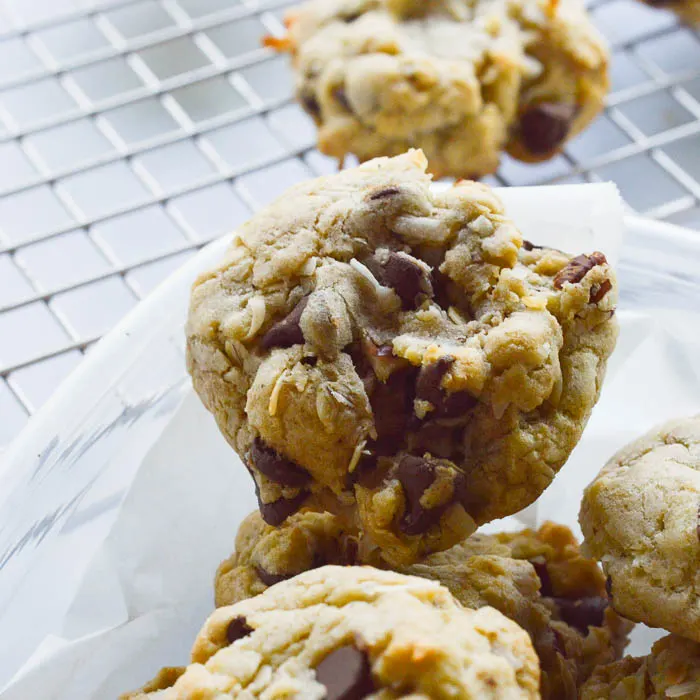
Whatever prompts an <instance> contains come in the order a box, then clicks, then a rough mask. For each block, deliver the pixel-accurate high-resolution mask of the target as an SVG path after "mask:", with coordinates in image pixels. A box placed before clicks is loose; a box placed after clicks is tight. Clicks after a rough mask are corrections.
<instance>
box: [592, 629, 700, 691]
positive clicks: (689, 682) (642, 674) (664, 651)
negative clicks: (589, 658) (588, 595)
mask: <svg viewBox="0 0 700 700" xmlns="http://www.w3.org/2000/svg"><path fill="white" fill-rule="evenodd" d="M669 698H682V699H683V700H698V699H699V698H700V644H698V643H697V642H693V641H690V640H688V639H683V638H682V637H677V636H675V635H670V636H668V637H664V638H663V639H660V640H659V641H658V642H656V643H655V644H654V646H653V647H652V650H651V653H650V654H649V655H648V656H646V657H641V658H635V657H631V656H627V657H625V658H624V659H622V660H621V661H618V662H617V663H614V664H610V665H607V666H601V667H600V668H598V669H596V671H595V673H594V674H593V675H592V676H591V678H590V680H589V681H588V682H587V683H586V685H585V686H584V687H583V688H582V690H581V700H668V699H669Z"/></svg>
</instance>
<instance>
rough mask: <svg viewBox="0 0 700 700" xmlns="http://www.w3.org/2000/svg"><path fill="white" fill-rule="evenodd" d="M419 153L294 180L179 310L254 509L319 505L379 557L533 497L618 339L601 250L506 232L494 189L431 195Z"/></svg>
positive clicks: (407, 556)
mask: <svg viewBox="0 0 700 700" xmlns="http://www.w3.org/2000/svg"><path fill="white" fill-rule="evenodd" d="M425 168H426V161H425V158H424V157H423V155H422V154H421V153H420V152H419V151H411V152H409V153H406V154H404V155H402V156H399V157H397V158H392V159H378V160H375V161H372V162H369V163H365V164H364V165H362V166H360V167H359V168H356V169H354V170H346V171H343V172H340V173H338V174H335V175H332V176H329V177H325V178H320V179H318V180H313V181H310V182H305V183H302V184H300V185H297V186H296V187H293V188H292V189H290V190H289V191H288V192H287V193H286V194H284V195H283V196H282V197H280V198H279V199H278V200H277V201H276V202H274V203H273V204H272V205H270V206H269V207H267V208H266V209H264V210H262V211H261V212H259V213H258V214H256V215H255V216H254V217H253V218H252V219H251V220H250V221H249V222H247V223H246V224H245V225H244V226H243V227H241V229H240V230H239V231H238V233H237V234H236V236H235V238H234V242H233V244H232V245H231V247H230V249H229V250H228V252H227V253H226V255H225V256H224V259H223V260H222V261H221V263H220V264H219V265H218V266H217V267H215V268H214V269H212V270H210V271H209V272H207V273H205V274H203V275H202V276H201V277H200V278H199V280H198V281H197V282H196V284H195V286H194V289H193V291H192V301H191V308H190V314H189V320H188V323H187V344H188V367H189V371H190V373H191V374H192V378H193V382H194V387H195V389H196V391H197V393H198V394H199V396H200V397H201V399H202V400H203V402H204V404H205V405H206V406H207V408H209V410H210V411H211V412H212V413H213V414H214V416H215V418H216V420H217V422H218V425H219V427H220V429H221V431H222V433H223V434H224V436H225V437H226V439H227V440H228V441H229V443H230V444H231V445H232V446H233V447H234V449H235V450H236V451H237V452H238V454H239V455H240V456H241V458H242V459H243V460H244V462H245V464H246V466H247V468H248V470H249V471H250V473H251V474H252V476H253V478H254V480H255V487H256V489H257V492H258V500H259V505H260V511H261V513H262V515H263V518H264V519H265V520H266V521H267V522H268V523H269V524H271V525H275V526H277V525H279V524H281V523H282V522H284V521H285V520H286V519H287V518H288V517H289V516H290V515H292V514H293V513H295V512H296V511H298V510H299V509H300V508H301V507H303V506H306V507H310V508H315V509H317V510H329V511H332V512H335V513H336V514H338V515H342V516H343V518H344V520H345V523H346V525H347V526H349V527H357V528H359V529H360V530H361V531H362V532H363V533H364V535H365V537H366V538H368V539H369V540H371V542H372V543H373V544H374V545H375V546H377V547H379V548H380V549H381V550H382V553H383V556H384V558H385V559H387V560H388V561H391V562H393V563H394V564H396V565H403V564H408V563H411V562H413V561H416V560H418V559H419V558H420V557H422V556H424V555H425V554H427V553H430V552H433V551H439V550H443V549H446V548H448V547H450V546H452V545H453V544H455V543H457V542H459V541H460V540H461V539H462V538H463V537H465V536H466V535H468V534H470V533H471V532H473V531H474V530H475V529H476V527H477V525H478V524H480V523H484V522H487V521H490V520H493V519H495V518H499V517H503V516H505V515H509V514H511V513H514V512H517V511H519V510H521V509H522V508H523V507H525V506H526V505H528V504H530V503H532V502H533V501H534V500H535V499H536V498H537V496H538V495H539V494H540V493H541V492H542V491H543V490H544V489H545V488H546V487H547V486H548V485H549V483H550V482H551V480H552V479H553V478H554V476H555V474H556V473H557V471H558V470H559V469H560V468H561V466H562V465H563V464H564V463H565V462H566V460H567V459H568V457H569V454H570V453H571V451H572V450H573V448H574V447H575V445H576V443H577V442H578V440H579V438H580V436H581V433H582V431H583V428H584V427H585V425H586V422H587V421H588V418H589V416H590V414H591V411H592V409H593V406H594V405H595V403H596V401H597V399H598V395H599V392H600V388H601V385H602V381H603V377H604V374H605V368H606V364H607V360H608V357H609V355H610V354H611V352H612V350H613V348H614V346H615V341H616V337H617V323H616V320H615V318H614V311H615V305H616V301H617V288H616V281H615V275H614V272H613V270H612V269H611V267H610V266H609V265H608V263H607V261H606V259H605V256H604V255H603V254H601V253H598V252H589V253H588V254H583V255H578V256H571V255H568V254H565V253H562V252H560V251H556V250H552V249H547V248H541V247H539V246H537V245H536V244H534V243H530V242H528V241H523V239H522V236H521V234H520V232H519V231H518V229H517V227H516V225H515V224H514V223H513V222H512V221H511V220H510V219H509V218H508V216H507V214H506V212H505V211H504V207H503V204H502V203H501V202H500V201H499V199H498V198H497V196H496V195H495V194H494V192H493V191H492V190H491V189H490V188H488V187H486V186H485V185H481V184H478V183H474V182H466V181H465V182H460V183H457V184H456V185H455V186H453V187H451V188H449V189H447V190H444V191H440V192H438V191H436V190H434V189H432V188H431V181H430V177H429V176H428V175H427V174H426V172H425ZM232 462H233V460H232Z"/></svg>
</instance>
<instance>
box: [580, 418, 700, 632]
mask: <svg viewBox="0 0 700 700" xmlns="http://www.w3.org/2000/svg"><path fill="white" fill-rule="evenodd" d="M699 509H700V416H695V417H693V418H684V419H680V420H674V421H671V422H670V423H666V424H665V425H663V426H660V427H657V428H655V429H653V430H651V431H650V432H649V433H647V434H646V435H645V436H644V437H642V438H640V439H639V440H636V441H635V442H633V443H631V444H630V445H628V446H627V447H625V448H623V449H622V450H620V451H619V452H618V453H617V454H616V455H615V456H614V457H613V458H612V459H611V460H610V461H609V462H608V463H607V464H606V465H605V467H604V468H603V470H602V471H601V472H600V474H599V475H598V477H597V478H596V479H595V480H594V481H593V483H592V484H591V485H590V486H588V488H587V489H586V491H585V494H584V498H583V503H582V506H581V514H580V521H581V527H582V529H583V533H584V536H585V545H584V546H585V549H586V550H587V551H588V552H589V553H590V555H591V556H593V557H595V558H596V559H599V560H600V561H601V562H602V564H603V569H604V571H605V573H606V574H607V575H608V577H609V588H610V594H611V600H612V604H613V605H614V606H615V610H617V611H618V612H619V613H620V614H622V615H625V617H628V618H630V619H632V620H636V621H638V622H644V623H646V624H647V625H649V626H650V627H663V628H664V629H667V630H669V631H670V632H675V633H676V634H679V635H682V636H684V637H688V638H690V639H694V640H695V641H699V642H700V608H699V607H698V596H699V595H700V567H698V562H699V561H700V524H699V520H698V513H699Z"/></svg>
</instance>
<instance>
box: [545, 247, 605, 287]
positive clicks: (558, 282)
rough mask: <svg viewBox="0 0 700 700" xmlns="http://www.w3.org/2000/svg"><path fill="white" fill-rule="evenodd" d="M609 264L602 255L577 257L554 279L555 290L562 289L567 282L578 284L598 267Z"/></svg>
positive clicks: (594, 254) (593, 254)
mask: <svg viewBox="0 0 700 700" xmlns="http://www.w3.org/2000/svg"><path fill="white" fill-rule="evenodd" d="M606 262H607V260H606V259H605V256H604V255H603V254H602V253H598V252H595V253H591V254H590V255H577V256H576V257H575V258H573V260H570V261H569V263H568V264H567V265H566V267H564V268H563V269H561V270H559V272H558V273H557V275H556V277H555V278H554V288H555V289H561V288H562V287H563V286H564V284H565V283H566V282H571V283H572V284H576V283H577V282H580V281H581V280H582V279H583V278H584V277H585V276H586V275H587V274H588V272H589V271H590V270H592V269H593V268H594V267H596V265H604V264H605V263H606Z"/></svg>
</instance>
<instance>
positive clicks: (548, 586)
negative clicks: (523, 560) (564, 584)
mask: <svg viewBox="0 0 700 700" xmlns="http://www.w3.org/2000/svg"><path fill="white" fill-rule="evenodd" d="M530 564H532V566H533V567H534V569H535V573H536V574H537V577H538V578H539V579H540V595H541V596H544V597H545V598H549V597H551V596H553V595H554V588H553V586H552V579H551V577H550V575H549V569H547V560H546V559H545V558H544V557H535V558H534V559H531V560H530Z"/></svg>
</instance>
